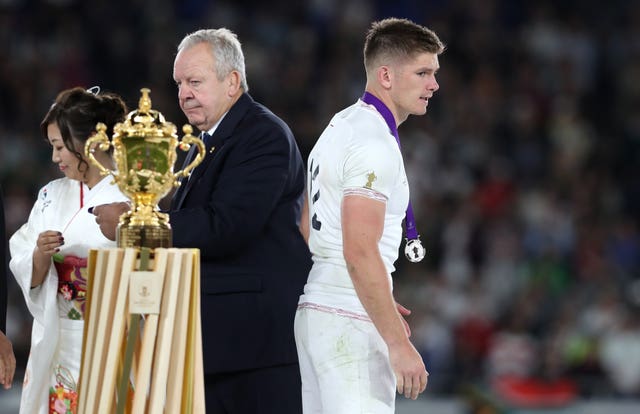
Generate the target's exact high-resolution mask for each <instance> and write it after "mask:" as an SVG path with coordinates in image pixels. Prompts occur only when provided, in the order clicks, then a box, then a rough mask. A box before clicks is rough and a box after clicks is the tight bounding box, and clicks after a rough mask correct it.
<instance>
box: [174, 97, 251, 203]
mask: <svg viewBox="0 0 640 414" xmlns="http://www.w3.org/2000/svg"><path fill="white" fill-rule="evenodd" d="M252 104H253V99H252V98H251V96H249V94H247V93H244V94H242V96H240V98H239V99H238V101H237V102H236V103H235V104H234V105H233V106H232V107H231V109H230V110H229V112H228V113H227V114H226V115H225V117H224V119H222V122H220V125H218V128H216V130H215V132H214V133H213V136H212V137H211V139H210V142H209V143H208V144H207V147H206V151H205V156H204V159H203V160H202V162H201V163H200V165H198V166H197V167H196V168H194V169H193V171H192V172H191V177H190V178H189V179H188V180H187V179H184V180H182V184H181V185H180V188H179V189H178V191H176V193H175V195H174V197H173V201H172V208H171V209H172V210H178V209H180V208H181V207H182V203H183V202H184V200H185V198H186V196H187V194H188V193H189V191H190V190H191V188H192V187H193V185H194V183H195V182H197V181H198V178H199V177H200V176H202V175H203V174H204V173H205V171H207V168H208V166H209V164H210V163H211V162H212V160H213V158H214V157H216V155H217V154H218V153H219V151H220V150H221V149H222V147H223V145H224V144H225V142H226V141H227V140H228V139H229V138H230V137H231V134H232V132H233V131H234V130H235V128H236V126H237V125H238V123H239V122H240V120H241V119H242V118H243V117H244V116H245V114H246V113H247V111H248V110H249V108H250V107H251V106H252ZM189 158H192V157H189V156H187V159H189Z"/></svg>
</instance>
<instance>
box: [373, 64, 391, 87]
mask: <svg viewBox="0 0 640 414" xmlns="http://www.w3.org/2000/svg"><path fill="white" fill-rule="evenodd" d="M376 77H377V78H378V83H379V84H380V85H381V86H382V87H383V88H385V89H389V88H391V81H392V80H393V72H392V70H391V68H390V67H389V66H380V67H379V68H378V69H377V70H376Z"/></svg>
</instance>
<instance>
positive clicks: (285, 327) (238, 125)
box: [169, 93, 311, 374]
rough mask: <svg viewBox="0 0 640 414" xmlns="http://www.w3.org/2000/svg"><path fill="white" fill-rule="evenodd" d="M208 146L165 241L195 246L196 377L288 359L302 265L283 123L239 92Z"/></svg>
mask: <svg viewBox="0 0 640 414" xmlns="http://www.w3.org/2000/svg"><path fill="white" fill-rule="evenodd" d="M210 141H212V142H210V143H208V145H207V152H206V156H205V158H204V160H203V162H202V163H201V164H200V165H199V166H198V167H196V168H195V170H194V171H193V173H192V175H191V177H190V179H189V180H188V181H187V180H183V183H182V185H181V186H180V188H179V189H178V191H177V192H176V193H175V195H174V197H173V199H172V205H171V210H170V213H169V214H170V224H171V227H172V229H173V245H174V246H175V247H196V248H198V249H200V255H201V278H202V279H201V294H202V306H201V310H202V332H203V353H204V370H205V373H207V374H212V373H223V372H234V371H240V370H248V369H254V368H261V367H268V366H276V365H281V364H289V363H296V362H297V353H296V347H295V341H294V336H293V320H294V316H295V311H296V308H297V302H298V298H299V296H300V294H301V293H302V291H303V286H304V284H305V282H306V279H307V276H308V273H309V269H310V267H311V255H310V253H309V250H308V247H307V245H306V243H305V241H304V239H303V237H302V235H301V234H300V232H299V230H298V224H299V221H300V213H301V208H302V202H303V194H304V186H305V179H304V174H305V168H304V164H303V161H302V157H301V155H300V152H299V150H298V147H297V145H296V142H295V139H294V137H293V134H292V133H291V130H290V129H289V127H288V126H287V125H286V124H285V123H284V122H283V121H282V120H281V119H279V118H278V117H276V116H275V115H274V114H273V113H272V112H271V111H269V110H268V109H267V108H265V107H264V106H262V105H260V104H259V103H257V102H255V101H254V100H253V99H252V98H251V97H250V96H249V95H248V94H246V93H245V94H243V95H242V96H241V97H240V99H239V100H238V101H237V102H236V103H235V104H234V105H233V107H232V108H231V109H230V110H229V112H228V113H227V114H226V115H225V117H224V118H223V120H222V122H221V123H220V125H219V126H218V128H217V129H216V131H215V133H214V134H213V137H212V139H211V140H210ZM212 148H214V149H213V151H211V149H212Z"/></svg>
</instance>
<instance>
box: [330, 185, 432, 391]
mask: <svg viewBox="0 0 640 414" xmlns="http://www.w3.org/2000/svg"><path fill="white" fill-rule="evenodd" d="M384 214H385V204H384V203H383V202H381V201H378V200H373V199H370V198H367V197H363V196H359V195H350V196H346V197H344V198H343V200H342V208H341V215H342V237H343V246H344V247H343V249H344V257H345V260H346V262H347V269H348V271H349V275H350V276H351V279H352V281H353V285H354V287H355V290H356V293H357V295H358V298H359V299H360V301H361V302H362V305H363V306H364V308H365V310H366V311H367V314H368V315H369V317H370V318H371V320H372V321H373V323H374V325H375V326H376V329H377V330H378V332H380V335H381V336H382V338H383V339H384V341H385V343H386V344H387V346H388V348H389V358H390V361H391V366H392V367H393V370H394V372H395V374H396V378H397V389H398V392H399V393H401V394H404V396H405V397H407V398H412V399H416V398H417V397H418V394H419V393H421V392H422V391H424V389H425V388H426V386H427V376H428V374H427V371H426V368H425V365H424V362H423V361H422V357H421V356H420V354H419V353H418V352H417V351H416V349H415V347H414V346H413V344H411V342H410V341H409V337H408V335H407V331H406V329H405V327H404V324H403V318H402V316H401V315H400V312H399V311H398V308H397V305H396V302H395V300H394V298H393V294H392V292H391V286H390V282H389V277H388V276H387V271H386V268H385V266H384V263H383V260H382V257H381V255H380V251H379V248H378V242H379V241H380V238H381V236H382V232H383V228H384Z"/></svg>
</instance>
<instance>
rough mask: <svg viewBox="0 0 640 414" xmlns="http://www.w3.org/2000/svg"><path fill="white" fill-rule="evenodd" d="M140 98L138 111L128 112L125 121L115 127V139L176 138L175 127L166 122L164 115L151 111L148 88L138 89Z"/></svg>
mask: <svg viewBox="0 0 640 414" xmlns="http://www.w3.org/2000/svg"><path fill="white" fill-rule="evenodd" d="M140 92H141V93H142V96H141V97H140V100H139V103H138V109H136V110H134V111H131V112H129V114H128V115H127V119H126V120H125V121H124V122H122V123H118V124H116V125H115V127H114V129H113V132H114V138H115V137H167V138H169V137H173V138H177V134H176V126H175V125H174V124H172V123H171V122H167V121H166V120H165V118H164V115H162V113H160V112H159V111H156V110H155V109H151V98H150V97H149V93H150V92H151V90H150V89H149V88H142V89H140Z"/></svg>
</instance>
